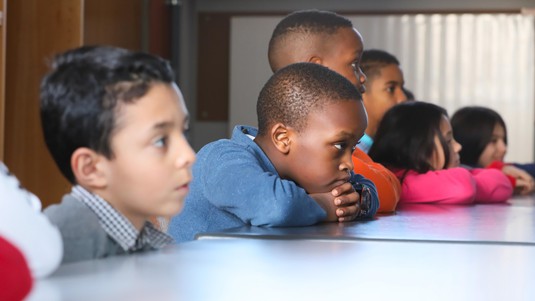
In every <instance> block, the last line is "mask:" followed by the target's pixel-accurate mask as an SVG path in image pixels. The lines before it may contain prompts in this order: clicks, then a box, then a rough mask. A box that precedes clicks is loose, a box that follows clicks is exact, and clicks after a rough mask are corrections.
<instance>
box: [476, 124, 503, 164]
mask: <svg viewBox="0 0 535 301" xmlns="http://www.w3.org/2000/svg"><path fill="white" fill-rule="evenodd" d="M505 153H507V144H505V129H504V128H503V127H502V126H501V124H499V123H497V124H496V125H494V130H493V131H492V137H491V139H490V142H489V143H488V144H487V146H485V149H484V150H483V152H482V153H481V156H479V162H478V164H479V165H480V166H483V167H484V166H487V165H489V164H490V163H492V162H493V161H502V162H503V158H504V157H505Z"/></svg>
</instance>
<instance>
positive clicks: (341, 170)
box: [169, 63, 379, 242]
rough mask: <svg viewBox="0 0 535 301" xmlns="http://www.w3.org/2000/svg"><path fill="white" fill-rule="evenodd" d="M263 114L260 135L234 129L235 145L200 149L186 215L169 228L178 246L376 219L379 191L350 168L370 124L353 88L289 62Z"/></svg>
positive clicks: (266, 92)
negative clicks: (231, 234) (252, 229)
mask: <svg viewBox="0 0 535 301" xmlns="http://www.w3.org/2000/svg"><path fill="white" fill-rule="evenodd" d="M257 114H258V124H259V127H258V130H257V129H255V128H253V127H249V126H236V127H235V129H234V131H233V134H232V138H231V139H230V140H229V139H222V140H219V141H215V142H212V143H209V144H207V145H206V146H204V147H203V148H202V149H201V150H200V151H199V153H198V155H197V163H196V164H195V165H194V166H193V181H192V184H191V190H190V194H189V195H188V197H187V198H186V202H185V206H184V209H183V211H182V213H181V214H179V215H178V216H176V217H174V218H173V219H172V220H171V223H170V225H169V233H170V234H171V236H173V238H175V240H176V241H178V242H183V241H188V240H193V239H194V238H195V235H196V234H198V233H200V232H207V231H220V230H224V229H228V228H233V227H239V226H244V225H253V226H268V227H276V226H307V225H312V224H315V223H318V222H322V221H340V222H345V221H351V220H354V219H356V218H359V219H361V218H370V217H373V215H374V214H375V212H376V211H377V208H378V205H379V201H378V197H377V192H376V189H375V186H374V184H373V183H372V182H371V181H369V180H367V179H365V178H363V177H362V176H360V175H355V174H354V173H353V171H352V170H353V163H352V160H351V154H352V153H353V150H354V146H355V145H356V144H357V142H358V141H359V139H360V137H361V136H362V135H363V133H364V130H365V129H366V125H367V117H366V112H365V110H364V107H363V104H362V98H361V94H360V93H359V91H358V90H357V88H356V87H355V86H354V85H353V84H351V82H349V81H348V80H347V79H345V78H344V77H343V76H342V75H339V74H338V73H336V72H334V71H331V70H329V69H327V68H325V67H323V66H320V65H318V64H313V63H297V64H292V65H289V66H287V67H285V68H282V69H281V70H279V71H278V72H276V73H275V74H274V75H273V76H272V77H271V78H270V79H269V81H268V82H267V83H266V85H265V86H264V87H263V89H262V91H261V92H260V95H259V98H258V103H257ZM355 188H357V189H358V191H359V192H361V193H358V192H356V190H355Z"/></svg>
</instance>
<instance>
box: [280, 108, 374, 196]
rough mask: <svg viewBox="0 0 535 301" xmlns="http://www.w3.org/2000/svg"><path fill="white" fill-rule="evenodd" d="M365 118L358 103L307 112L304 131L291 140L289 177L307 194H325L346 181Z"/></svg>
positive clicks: (295, 134) (351, 168)
mask: <svg viewBox="0 0 535 301" xmlns="http://www.w3.org/2000/svg"><path fill="white" fill-rule="evenodd" d="M366 119H367V118H366V111H365V110H364V106H363V105H362V102H361V101H341V102H337V103H331V104H328V105H327V106H325V107H324V108H322V109H318V110H316V111H313V112H312V113H310V114H309V116H308V120H307V124H306V126H305V128H304V129H303V130H302V131H301V132H294V134H293V135H292V136H291V138H290V139H291V141H290V145H291V149H290V152H289V157H288V160H287V161H288V163H287V164H288V165H287V170H288V171H289V172H288V177H289V178H290V179H292V180H293V181H295V182H296V183H297V184H299V185H300V186H301V187H303V188H304V189H305V190H306V191H307V192H308V193H317V192H328V191H331V190H332V189H333V188H335V187H336V186H339V185H340V184H342V183H344V182H347V180H348V177H349V171H351V170H353V162H352V160H351V154H352V153H353V150H354V148H355V145H356V144H357V142H358V140H359V139H360V137H362V135H363V134H364V130H365V129H366V124H367V121H366Z"/></svg>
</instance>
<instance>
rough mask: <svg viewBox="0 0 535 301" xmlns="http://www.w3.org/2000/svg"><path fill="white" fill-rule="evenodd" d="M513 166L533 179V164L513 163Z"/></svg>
mask: <svg viewBox="0 0 535 301" xmlns="http://www.w3.org/2000/svg"><path fill="white" fill-rule="evenodd" d="M513 165H514V166H515V167H518V168H520V169H522V170H523V171H525V172H527V173H529V174H530V175H531V176H532V177H534V178H535V163H527V164H520V163H513Z"/></svg>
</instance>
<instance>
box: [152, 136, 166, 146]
mask: <svg viewBox="0 0 535 301" xmlns="http://www.w3.org/2000/svg"><path fill="white" fill-rule="evenodd" d="M154 146H156V147H158V148H163V147H166V146H167V136H163V137H160V138H158V139H157V140H156V141H154Z"/></svg>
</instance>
